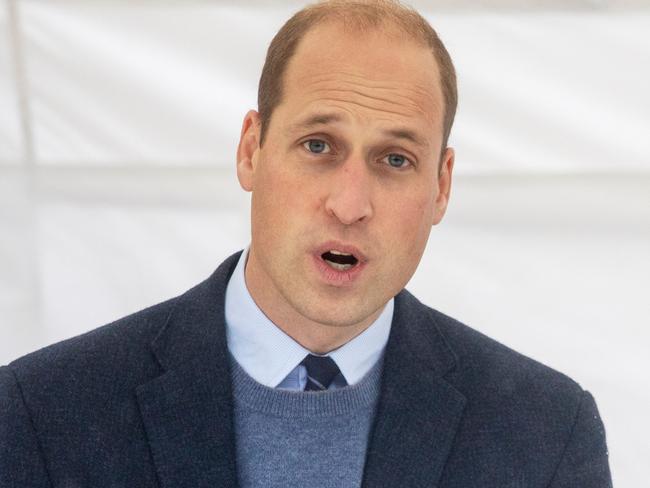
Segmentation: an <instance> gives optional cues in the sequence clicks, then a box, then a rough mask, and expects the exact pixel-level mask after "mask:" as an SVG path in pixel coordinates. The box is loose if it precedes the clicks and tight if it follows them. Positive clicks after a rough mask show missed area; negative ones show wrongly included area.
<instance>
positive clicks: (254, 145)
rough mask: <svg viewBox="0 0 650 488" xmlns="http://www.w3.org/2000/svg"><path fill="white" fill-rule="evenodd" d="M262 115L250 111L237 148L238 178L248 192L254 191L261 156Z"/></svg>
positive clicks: (245, 119)
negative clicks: (254, 180)
mask: <svg viewBox="0 0 650 488" xmlns="http://www.w3.org/2000/svg"><path fill="white" fill-rule="evenodd" d="M260 127H261V124H260V115H259V114H258V113H257V112H256V111H255V110H249V111H248V113H247V114H246V116H245V117H244V122H243V123H242V128H241V134H240V136H239V146H238V147H237V178H238V179H239V184H240V185H241V187H242V188H243V189H244V190H246V191H252V190H253V173H254V171H255V166H256V163H257V157H258V155H259V149H260V145H259V141H260Z"/></svg>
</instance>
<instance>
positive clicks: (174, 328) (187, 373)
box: [136, 254, 239, 488]
mask: <svg viewBox="0 0 650 488" xmlns="http://www.w3.org/2000/svg"><path fill="white" fill-rule="evenodd" d="M238 257H239V254H237V255H235V256H232V257H231V258H229V259H228V260H226V261H225V262H224V263H223V264H222V265H221V266H220V267H219V268H218V269H217V271H215V273H214V274H213V275H212V276H211V277H210V278H209V279H208V280H206V281H205V282H203V283H201V284H200V285H198V286H197V287H195V288H193V289H192V290H190V291H188V292H187V293H185V294H184V295H183V296H181V297H179V298H177V299H176V300H177V303H176V304H175V306H174V310H173V311H172V313H171V315H170V317H169V318H168V320H167V324H166V325H165V327H164V328H163V330H162V331H161V333H160V334H159V335H158V337H157V338H156V339H155V341H154V343H153V344H152V350H153V353H154V355H155V356H156V358H157V360H158V362H159V363H160V365H161V367H162V369H163V374H162V375H160V376H158V377H157V378H155V379H154V380H152V381H151V382H149V383H146V384H144V385H141V386H140V387H138V388H137V390H136V394H137V398H138V403H139V406H140V412H141V414H142V420H143V423H144V427H145V431H146V434H147V438H148V441H149V445H150V448H151V453H152V457H153V461H154V464H155V467H156V471H157V474H158V479H159V481H160V484H161V486H162V487H175V488H177V487H215V486H219V487H221V486H223V487H235V486H236V485H237V473H236V468H235V456H236V453H235V441H234V425H233V404H232V391H231V385H230V365H229V358H228V352H227V351H228V349H227V343H226V335H225V316H224V296H225V290H226V285H227V282H228V278H229V277H230V274H231V273H232V270H233V269H234V266H235V264H236V263H237V259H238Z"/></svg>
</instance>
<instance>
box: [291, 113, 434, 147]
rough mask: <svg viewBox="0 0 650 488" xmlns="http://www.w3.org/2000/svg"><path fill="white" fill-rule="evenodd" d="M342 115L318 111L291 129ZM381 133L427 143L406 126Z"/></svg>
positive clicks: (325, 121) (308, 126) (303, 128)
mask: <svg viewBox="0 0 650 488" xmlns="http://www.w3.org/2000/svg"><path fill="white" fill-rule="evenodd" d="M342 120H343V117H342V116H341V115H339V114H334V113H319V114H314V115H311V116H309V117H307V118H306V119H305V120H303V121H300V122H297V123H296V124H295V125H293V126H292V127H291V131H292V132H293V131H299V130H305V129H313V128H314V127H318V126H321V125H328V124H331V123H336V122H341V121H342ZM382 133H383V134H384V135H386V136H391V137H394V138H395V139H404V140H407V141H410V142H412V143H413V144H415V145H417V146H420V147H423V148H426V147H428V144H427V143H426V142H425V141H424V140H423V139H422V138H421V137H420V136H419V135H418V134H417V133H416V132H415V131H413V130H411V129H407V128H396V129H385V130H383V131H382Z"/></svg>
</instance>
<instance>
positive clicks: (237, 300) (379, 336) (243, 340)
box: [225, 249, 394, 390]
mask: <svg viewBox="0 0 650 488" xmlns="http://www.w3.org/2000/svg"><path fill="white" fill-rule="evenodd" d="M247 258H248V249H246V250H244V252H243V253H242V257H241V258H240V259H239V262H238V263H237V267H236V268H235V270H234V272H233V274H232V276H231V277H230V281H229V282H228V287H227V289H226V311H225V312H226V337H227V341H228V349H229V351H230V353H231V354H232V355H233V357H234V358H235V360H236V361H237V363H238V364H239V365H240V366H241V367H242V368H243V369H244V371H246V373H248V374H249V375H250V376H251V377H252V378H253V379H254V380H255V381H257V382H258V383H261V384H262V385H265V386H269V387H271V388H276V387H277V388H284V389H290V390H304V388H305V384H306V382H307V371H306V368H305V367H304V366H301V365H300V362H301V361H302V360H303V359H304V358H305V356H306V355H307V354H312V353H311V351H309V350H308V349H306V348H304V347H303V346H301V345H300V344H299V343H298V342H296V341H295V340H294V339H292V338H291V337H290V336H289V335H287V334H285V333H284V332H283V331H282V330H281V329H280V328H279V327H278V326H276V325H275V324H274V323H273V322H271V320H269V318H268V317H267V316H266V315H264V313H263V312H262V311H261V310H260V308H259V307H258V306H257V304H256V303H255V301H254V300H253V297H252V296H251V294H250V293H249V291H248V288H247V286H246V278H245V275H244V270H245V267H246V260H247ZM393 307H394V304H393V299H391V300H390V301H389V302H388V303H387V304H386V306H385V307H384V310H383V311H382V312H381V314H380V315H379V317H378V318H377V320H375V322H373V323H372V324H371V325H370V326H369V327H368V328H367V329H366V330H364V331H363V332H362V333H361V334H359V335H358V336H356V337H355V338H354V339H352V340H351V341H349V342H347V343H346V344H344V345H342V346H341V347H339V348H338V349H335V350H334V351H331V352H330V353H329V354H328V356H330V357H331V358H332V359H333V360H334V362H336V364H337V366H338V367H339V369H340V370H341V373H342V375H343V376H344V377H345V380H346V381H347V384H348V385H353V384H355V383H357V382H358V381H359V380H360V379H361V378H363V376H364V375H365V374H366V373H368V371H370V369H371V368H372V367H373V366H374V365H375V364H376V363H377V361H378V360H379V359H380V358H381V355H382V353H383V351H384V348H385V347H386V343H387V342H388V335H389V334H390V327H391V322H392V320H393ZM344 384H345V383H344V382H343V378H341V376H340V375H339V376H338V377H337V378H335V380H334V382H333V383H332V385H331V386H330V389H332V388H337V387H340V386H342V385H344Z"/></svg>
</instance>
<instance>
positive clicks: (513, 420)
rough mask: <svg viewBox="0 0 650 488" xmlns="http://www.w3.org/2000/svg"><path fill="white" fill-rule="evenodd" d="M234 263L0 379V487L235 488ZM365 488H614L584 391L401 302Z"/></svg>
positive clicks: (406, 298) (35, 356) (15, 366)
mask: <svg viewBox="0 0 650 488" xmlns="http://www.w3.org/2000/svg"><path fill="white" fill-rule="evenodd" d="M238 258H239V253H238V254H236V255H234V256H231V257H230V258H229V259H227V260H226V261H225V262H224V263H223V264H222V265H221V266H220V267H219V268H218V269H217V270H216V271H215V273H214V274H213V275H212V276H210V277H209V278H208V279H207V280H205V281H204V282H203V283H200V284H199V285H197V286H195V287H194V288H192V289H191V290H189V291H187V292H186V293H184V294H183V295H181V296H179V297H177V298H173V299H171V300H168V301H167V302H164V303H161V304H159V305H156V306H153V307H151V308H148V309H146V310H142V311H140V312H138V313H136V314H133V315H130V316H128V317H125V318H123V319H120V320H118V321H117V322H115V323H113V324H110V325H108V326H105V327H102V328H99V329H97V330H94V331H92V332H89V333H87V334H84V335H82V336H79V337H76V338H73V339H70V340H67V341H65V342H62V343H59V344H55V345H53V346H50V347H47V348H45V349H42V350H40V351H37V352H35V353H32V354H30V355H28V356H25V357H23V358H21V359H18V360H16V361H14V362H13V363H11V364H10V365H9V366H6V367H3V368H0V487H2V488H5V487H19V488H31V487H34V488H36V487H38V488H44V487H64V486H65V487H66V488H67V487H93V488H101V487H111V488H115V487H138V488H153V487H161V488H185V487H187V488H190V487H191V488H203V487H205V488H215V487H219V488H231V487H236V486H237V485H238V483H237V463H236V439H235V428H234V412H233V410H234V407H233V394H232V379H231V367H230V360H229V354H228V349H227V341H226V334H225V315H224V297H225V290H226V285H227V283H228V279H229V277H230V274H231V273H232V270H233V269H234V267H235V264H236V263H237V260H238ZM311 486H318V484H312V485H311ZM361 486H362V487H363V488H377V487H381V488H411V487H412V488H421V487H430V488H433V487H436V488H468V487H490V488H491V487H499V488H503V487H510V488H514V487H525V488H561V487H562V488H564V487H572V488H577V487H580V488H582V487H589V488H608V487H610V486H611V478H610V473H609V465H608V459H607V447H606V442H605V431H604V428H603V423H602V422H601V420H600V417H599V415H598V410H597V408H596V405H595V403H594V400H593V398H592V397H591V395H590V394H589V393H588V392H586V391H584V390H583V389H582V388H581V387H580V386H579V385H578V384H577V383H575V382H574V381H572V380H571V379H570V378H567V377H566V376H564V375H562V374H560V373H558V372H557V371H553V370H552V369H550V368H548V367H546V366H543V365H542V364H540V363H538V362H536V361H533V360H531V359H529V358H526V357H524V356H522V355H521V354H518V353H516V352H514V351H512V350H511V349H509V348H507V347H505V346H503V345H502V344H499V343H498V342H496V341H494V340H492V339H490V338H488V337H485V336H484V335H483V334H480V333H479V332H477V331H475V330H473V329H471V328H469V327H467V326H466V325H464V324H462V323H460V322H458V321H456V320H454V319H452V318H450V317H448V316H446V315H444V314H442V313H440V312H437V311H436V310H433V309H431V308H429V307H426V306H424V305H423V304H421V303H420V302H419V301H418V300H417V299H416V298H415V297H413V296H412V295H411V294H410V293H408V292H407V291H402V292H400V293H399V294H398V295H397V296H396V297H395V311H394V316H393V323H392V326H391V331H390V337H389V339H388V343H387V345H386V350H385V353H384V359H383V369H382V374H381V386H380V392H379V399H378V401H377V406H376V410H375V417H374V421H373V423H372V427H371V428H370V435H369V440H368V447H367V451H366V460H365V465H364V470H363V481H362V485H361Z"/></svg>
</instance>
